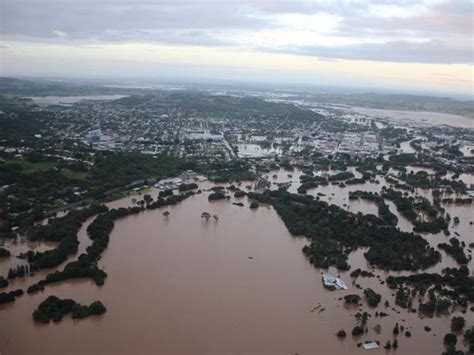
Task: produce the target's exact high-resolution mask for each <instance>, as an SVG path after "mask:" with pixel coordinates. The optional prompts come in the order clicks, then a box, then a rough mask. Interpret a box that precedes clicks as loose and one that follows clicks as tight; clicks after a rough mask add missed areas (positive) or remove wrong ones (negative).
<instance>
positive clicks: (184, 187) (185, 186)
mask: <svg viewBox="0 0 474 355" xmlns="http://www.w3.org/2000/svg"><path fill="white" fill-rule="evenodd" d="M198 187H199V186H198V185H197V184H196V183H194V182H192V183H189V184H185V183H183V184H180V185H179V186H178V190H179V191H181V192H184V191H190V190H194V189H197V188H198Z"/></svg>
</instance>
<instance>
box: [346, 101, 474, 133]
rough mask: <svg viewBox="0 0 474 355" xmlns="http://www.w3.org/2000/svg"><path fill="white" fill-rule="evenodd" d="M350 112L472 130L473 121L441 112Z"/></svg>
mask: <svg viewBox="0 0 474 355" xmlns="http://www.w3.org/2000/svg"><path fill="white" fill-rule="evenodd" d="M351 110H352V111H354V112H357V113H360V114H363V115H367V116H369V117H375V118H385V119H388V120H391V121H395V122H411V123H416V124H418V125H419V124H426V125H433V124H436V125H448V126H453V127H463V128H474V119H472V118H469V117H465V116H460V115H453V114H449V113H441V112H427V111H402V110H389V109H376V108H366V107H356V106H351Z"/></svg>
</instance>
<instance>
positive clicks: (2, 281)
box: [0, 276, 9, 288]
mask: <svg viewBox="0 0 474 355" xmlns="http://www.w3.org/2000/svg"><path fill="white" fill-rule="evenodd" d="M8 285H9V282H8V279H6V278H4V277H3V276H0V288H5V287H8Z"/></svg>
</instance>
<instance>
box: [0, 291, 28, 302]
mask: <svg viewBox="0 0 474 355" xmlns="http://www.w3.org/2000/svg"><path fill="white" fill-rule="evenodd" d="M21 295H23V290H22V289H18V290H14V291H10V292H1V293H0V304H5V303H11V302H15V299H16V298H17V297H20V296H21Z"/></svg>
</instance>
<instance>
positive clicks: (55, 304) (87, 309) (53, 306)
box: [33, 296, 107, 323]
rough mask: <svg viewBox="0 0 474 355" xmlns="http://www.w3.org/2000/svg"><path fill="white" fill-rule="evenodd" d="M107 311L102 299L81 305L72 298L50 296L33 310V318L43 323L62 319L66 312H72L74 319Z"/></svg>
mask: <svg viewBox="0 0 474 355" xmlns="http://www.w3.org/2000/svg"><path fill="white" fill-rule="evenodd" d="M106 311H107V309H106V308H105V306H104V305H103V304H102V302H100V301H95V302H93V303H91V304H90V305H89V306H84V305H81V304H79V303H77V302H75V301H74V300H72V299H60V298H58V297H56V296H49V297H48V298H46V299H45V300H44V301H43V302H41V303H40V304H39V306H38V308H37V309H36V310H35V311H34V312H33V319H34V320H35V321H37V322H41V323H49V322H50V321H53V322H55V323H57V322H59V321H61V320H62V319H63V317H64V315H66V314H69V313H70V314H71V316H72V318H73V319H83V318H86V317H89V316H92V315H100V314H104V313H105V312H106Z"/></svg>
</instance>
